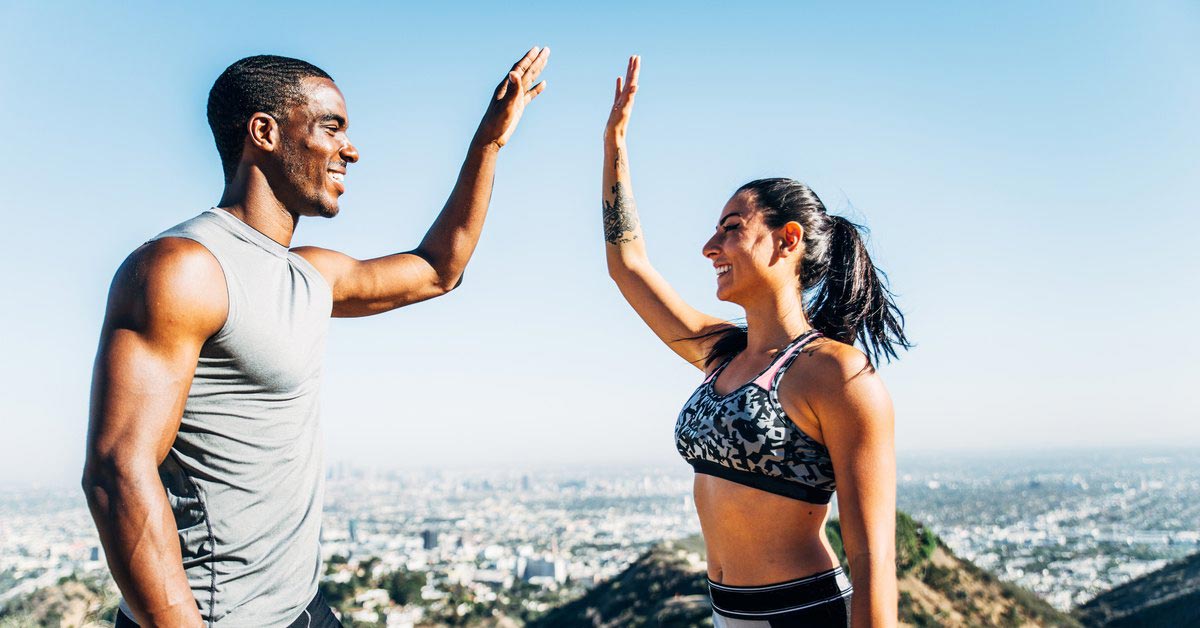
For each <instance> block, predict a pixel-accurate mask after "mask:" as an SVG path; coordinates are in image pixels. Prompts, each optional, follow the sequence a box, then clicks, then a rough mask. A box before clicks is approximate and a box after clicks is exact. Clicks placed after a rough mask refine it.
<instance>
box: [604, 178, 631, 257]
mask: <svg viewBox="0 0 1200 628" xmlns="http://www.w3.org/2000/svg"><path fill="white" fill-rule="evenodd" d="M612 195H613V200H612V202H611V203H609V202H608V201H601V202H602V203H603V204H604V240H605V241H606V242H608V243H609V244H625V243H626V242H633V241H634V240H636V239H637V234H635V233H634V231H635V230H636V229H637V226H638V218H637V212H636V210H634V208H633V198H631V197H630V195H629V191H628V190H626V189H625V187H624V186H622V185H621V182H620V181H617V182H616V183H614V184H613V186H612ZM627 233H628V234H629V235H628V236H626V235H625V234H627Z"/></svg>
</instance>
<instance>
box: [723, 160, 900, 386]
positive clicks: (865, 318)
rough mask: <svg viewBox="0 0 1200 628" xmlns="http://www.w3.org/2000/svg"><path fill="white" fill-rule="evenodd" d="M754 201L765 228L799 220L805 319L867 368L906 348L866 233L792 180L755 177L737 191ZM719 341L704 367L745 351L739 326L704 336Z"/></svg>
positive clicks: (895, 355) (890, 298)
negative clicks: (859, 355) (857, 354)
mask: <svg viewBox="0 0 1200 628" xmlns="http://www.w3.org/2000/svg"><path fill="white" fill-rule="evenodd" d="M737 193H738V194H742V193H746V194H749V195H750V196H751V198H752V199H753V201H754V204H755V206H756V207H757V209H758V210H759V211H761V212H762V214H763V216H764V218H765V221H766V223H767V226H768V227H770V228H772V229H777V228H779V227H782V226H784V225H786V224H787V223H789V222H793V221H794V222H797V223H799V224H800V226H801V227H802V228H803V229H804V261H803V262H801V271H800V288H801V290H802V291H803V293H804V311H805V312H806V313H807V315H808V319H809V322H810V323H812V326H813V327H815V328H816V329H817V330H818V331H820V332H821V333H823V334H825V335H826V336H828V337H830V338H832V339H834V340H837V341H840V342H844V343H846V344H855V343H857V344H858V345H859V346H860V347H862V350H863V352H864V353H866V354H867V359H868V360H870V362H871V364H872V365H874V364H878V363H879V358H881V357H882V358H885V359H886V360H888V361H889V362H890V361H891V360H892V359H893V358H895V357H897V354H896V350H897V348H900V349H907V348H909V347H910V346H912V345H911V344H909V342H908V338H906V337H905V336H904V315H903V314H901V313H900V308H898V307H896V302H895V298H894V297H893V295H892V292H891V291H890V290H889V289H888V287H887V275H886V274H884V272H883V271H881V270H879V269H878V268H876V267H875V264H874V263H873V262H872V261H871V256H870V255H869V254H868V253H867V246H866V242H864V240H863V237H862V231H864V229H863V228H862V227H860V226H858V225H856V224H854V223H852V222H850V221H849V220H846V219H845V218H842V217H841V216H831V215H830V214H828V213H827V212H826V211H825V205H824V204H823V203H822V202H821V199H820V198H818V197H817V194H816V193H815V192H813V191H812V189H811V188H809V187H808V186H807V185H804V184H803V183H800V182H798V181H794V180H792V179H759V180H757V181H751V182H750V183H747V184H746V185H743V186H742V187H740V188H738V192H737ZM714 335H715V336H718V337H719V338H718V340H717V341H716V342H715V343H714V344H713V347H712V349H711V350H710V351H709V354H708V357H707V359H706V360H705V363H706V366H708V365H711V364H712V363H714V362H716V361H719V360H722V359H725V358H728V357H732V356H733V355H736V354H737V353H738V352H740V351H742V350H743V349H745V348H746V330H745V328H744V327H728V328H725V329H721V330H717V331H714V332H712V333H710V334H705V335H704V336H701V338H704V337H709V336H714Z"/></svg>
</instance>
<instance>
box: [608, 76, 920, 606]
mask: <svg viewBox="0 0 1200 628" xmlns="http://www.w3.org/2000/svg"><path fill="white" fill-rule="evenodd" d="M640 65H641V59H640V58H639V57H636V56H635V57H631V58H630V60H629V67H628V70H627V73H626V78H625V81H624V82H622V80H621V79H620V78H618V79H617V90H616V96H615V98H614V103H613V109H612V113H611V114H610V116H609V120H608V125H607V127H606V129H605V134H604V151H605V152H604V188H603V206H604V236H605V240H606V241H607V245H606V247H605V248H606V255H607V259H608V272H609V275H610V276H611V277H612V278H613V280H614V281H615V282H616V283H617V286H618V287H619V288H620V290H621V294H623V295H624V296H625V299H626V300H628V301H629V304H630V305H632V306H633V308H634V309H635V310H636V311H637V313H638V314H639V315H640V316H641V317H642V320H644V321H645V322H646V324H647V325H649V326H650V328H651V329H652V330H653V331H654V333H655V334H656V335H658V337H659V338H660V339H662V340H663V342H665V343H666V344H667V346H668V347H670V348H671V349H672V350H674V351H675V353H677V354H679V356H680V357H682V358H683V359H684V360H687V361H688V362H689V363H691V364H693V365H695V366H697V367H698V368H700V369H701V370H703V371H704V372H705V378H704V382H703V384H701V386H700V388H699V389H697V390H696V392H695V393H694V394H693V395H692V397H691V399H689V400H688V401H687V403H686V404H685V406H684V409H683V412H682V413H681V414H680V416H679V419H678V422H677V424H676V428H675V433H676V445H677V447H678V449H679V451H680V453H681V454H682V455H683V457H684V458H685V459H686V460H687V461H688V462H689V463H690V464H691V465H692V466H693V467H694V469H695V471H696V476H695V485H694V492H695V501H696V510H697V513H698V515H699V518H700V525H701V529H702V530H703V532H704V541H705V544H706V546H707V548H708V578H709V590H710V593H711V596H712V602H713V622H714V624H715V625H716V626H717V627H718V628H720V627H722V626H727V627H738V628H741V627H747V628H748V627H752V626H753V627H759V626H761V627H767V626H846V625H849V624H851V623H853V625H854V626H855V627H858V626H894V625H895V624H896V598H897V590H896V571H895V537H894V534H895V533H894V527H895V486H896V476H895V454H894V446H893V443H894V440H893V430H892V424H893V415H892V405H891V400H890V399H889V397H888V393H887V391H886V390H885V389H884V387H883V383H882V382H881V381H880V379H879V377H878V376H877V375H876V373H875V370H874V368H873V367H872V363H873V362H874V361H875V360H876V359H877V358H879V357H880V356H881V355H882V356H888V358H889V359H890V358H891V357H894V356H895V355H896V354H895V347H905V348H906V347H907V346H908V342H907V340H906V339H905V337H904V332H903V330H902V328H901V323H902V320H903V318H902V316H901V315H900V312H899V311H898V310H897V308H896V306H895V304H894V303H893V302H892V300H891V295H890V293H889V292H888V290H887V288H886V287H885V286H884V284H883V282H882V281H881V278H880V273H879V272H878V271H877V270H876V268H875V266H874V265H873V264H872V263H871V260H870V258H869V257H868V255H867V250H866V248H865V246H864V244H863V241H862V239H861V237H860V234H859V233H858V228H857V227H856V226H855V225H854V224H852V223H850V222H849V221H847V220H846V219H844V218H841V217H839V216H830V215H828V214H827V213H826V212H825V208H824V206H823V205H822V204H821V201H820V199H818V198H817V196H816V194H814V193H813V191H812V190H810V189H809V188H808V187H807V186H805V185H803V184H801V183H797V182H795V181H792V180H789V179H765V180H759V181H753V182H750V183H747V184H746V185H744V186H742V187H741V188H740V189H739V190H738V191H737V192H736V193H735V194H734V195H733V198H731V199H729V202H728V203H726V204H725V206H724V208H723V209H722V210H721V213H720V215H719V217H718V220H717V229H716V234H714V235H713V237H712V238H710V239H709V241H708V242H706V243H705V244H704V249H703V253H704V256H705V257H707V258H708V259H710V260H711V261H712V263H713V267H714V269H715V271H716V274H717V277H716V280H717V298H718V299H721V300H722V301H729V302H732V303H736V304H738V305H740V306H742V307H743V308H744V309H745V312H746V325H745V328H741V327H737V326H734V325H731V324H730V323H728V322H727V321H724V320H721V319H719V318H716V317H713V316H709V315H707V314H703V313H701V312H699V311H697V310H695V309H693V308H692V307H691V306H689V305H688V304H687V303H684V302H683V300H682V299H681V298H680V297H679V295H678V294H677V293H676V292H675V291H674V290H673V289H672V288H671V286H670V285H668V284H667V282H666V281H665V280H664V279H663V278H662V277H661V276H660V275H659V274H658V273H657V272H656V271H655V270H654V268H653V267H652V266H651V265H650V263H649V261H648V260H647V257H646V250H645V246H644V243H643V237H642V229H641V227H640V225H639V222H638V217H637V210H636V208H635V206H634V202H633V195H632V192H631V188H630V175H629V163H628V151H627V150H626V145H625V135H626V130H627V127H628V124H629V117H630V114H631V112H632V109H633V98H634V94H635V93H636V92H637V79H638V72H639V70H640ZM805 294H807V295H808V298H807V299H805V298H804V295H805ZM856 340H857V341H858V342H859V343H860V344H861V345H862V347H863V349H864V351H865V353H864V351H860V350H859V349H857V348H855V347H854V346H853V344H854V342H855V341H856ZM835 491H836V494H837V496H838V505H839V516H840V519H841V530H842V538H843V540H844V545H845V550H846V557H847V563H848V567H849V570H850V574H851V576H849V577H848V576H847V575H846V574H845V573H843V572H842V569H841V567H840V566H839V564H838V562H837V559H836V558H835V556H834V553H833V550H832V548H831V547H830V545H829V541H828V539H827V538H826V536H825V521H826V519H827V518H828V516H829V501H830V498H831V497H832V495H833V494H834V492H835ZM851 593H853V595H851ZM851 617H852V618H853V620H852V622H851Z"/></svg>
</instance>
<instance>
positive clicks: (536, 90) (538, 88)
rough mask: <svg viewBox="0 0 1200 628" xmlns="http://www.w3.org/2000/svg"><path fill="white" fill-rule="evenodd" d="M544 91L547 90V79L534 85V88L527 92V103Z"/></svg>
mask: <svg viewBox="0 0 1200 628" xmlns="http://www.w3.org/2000/svg"><path fill="white" fill-rule="evenodd" d="M544 91H546V81H542V82H541V83H538V84H537V85H534V86H533V89H531V90H529V91H527V92H525V104H527V105H528V104H529V101H531V100H533V99H534V98H537V96H538V94H540V93H542V92H544Z"/></svg>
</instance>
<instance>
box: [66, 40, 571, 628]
mask: <svg viewBox="0 0 1200 628" xmlns="http://www.w3.org/2000/svg"><path fill="white" fill-rule="evenodd" d="M549 54H550V51H549V49H548V48H547V49H539V48H536V47H535V48H533V49H531V50H530V51H529V52H528V53H527V54H526V55H525V56H524V57H522V58H521V60H520V61H518V62H517V63H516V64H515V65H514V66H513V68H512V71H511V72H509V74H508V76H506V77H505V79H504V80H503V81H501V83H500V85H499V86H498V87H497V88H496V90H495V92H494V94H493V97H492V100H491V102H490V103H489V105H488V108H487V111H486V113H485V114H484V116H483V120H482V122H480V125H479V129H478V130H477V131H476V133H475V136H474V139H473V140H472V142H471V145H470V149H469V150H468V152H467V157H466V161H465V163H464V164H463V167H462V170H461V172H460V173H459V177H458V182H457V184H456V185H455V187H454V190H453V191H452V192H451V194H450V198H449V200H448V201H447V202H446V205H445V207H444V208H443V209H442V212H441V214H440V215H439V216H438V218H437V219H436V221H435V222H434V223H433V226H432V227H431V228H430V229H429V232H428V233H427V234H426V235H425V238H424V239H423V240H422V241H421V243H420V245H419V246H417V248H415V249H413V250H412V251H409V252H406V253H397V254H395V255H390V256H387V257H381V258H378V259H372V260H365V261H360V260H356V259H353V258H351V257H348V256H346V255H343V254H341V253H337V252H335V251H330V250H325V249H319V248H315V247H302V248H297V249H290V250H289V246H290V244H291V240H292V235H293V234H294V232H295V229H296V225H297V223H298V222H299V220H300V217H301V216H325V217H332V216H334V215H336V214H337V212H338V197H339V196H340V195H341V194H342V193H343V192H344V191H345V180H344V177H345V174H346V167H347V165H348V164H351V163H354V162H357V161H358V152H357V151H356V150H355V148H354V146H353V145H352V144H351V143H350V140H349V139H348V138H347V136H346V129H347V126H348V121H349V119H348V116H347V114H346V106H345V102H344V101H343V99H342V94H341V92H340V91H339V90H338V88H337V86H336V85H334V82H333V80H332V79H330V78H329V76H328V75H327V74H326V73H325V72H323V71H321V70H320V69H319V68H317V67H315V66H313V65H311V64H308V63H306V62H304V61H300V60H297V59H289V58H285V57H276V56H256V57H249V58H246V59H242V60H241V61H238V62H236V63H234V64H233V65H231V66H229V68H228V69H226V70H225V72H224V73H222V74H221V76H220V77H219V78H218V79H217V81H216V83H215V84H214V85H213V88H212V91H211V92H210V93H209V102H208V119H209V125H210V126H211V127H212V130H213V135H214V137H215V139H216V143H217V150H218V152H219V153H220V155H221V162H222V166H223V168H224V171H225V190H224V194H223V195H222V197H221V201H220V206H219V207H216V208H213V209H210V210H208V211H206V212H204V213H203V214H201V215H200V216H197V217H196V218H193V219H191V220H189V221H187V222H184V223H183V224H181V225H179V226H177V227H174V228H173V229H170V230H168V231H166V232H165V233H163V234H161V235H160V236H158V237H157V238H156V239H154V240H152V241H151V242H148V243H147V244H145V245H143V246H142V247H141V248H139V249H138V250H136V251H134V253H133V254H132V255H130V257H129V258H128V259H127V260H126V261H125V263H124V264H122V266H121V268H120V269H119V270H118V271H117V275H116V278H115V279H114V280H113V285H112V289H111V292H110V295H109V300H108V309H107V313H106V315H105V319H104V324H103V328H102V331H101V337H100V347H99V351H98V354H97V357H96V365H95V372H94V376H93V382H92V402H91V418H90V426H89V430H88V442H87V462H86V463H85V468H84V474H83V487H84V491H85V493H86V494H87V499H88V505H89V507H90V509H91V512H92V518H93V519H94V520H95V522H96V528H97V529H98V531H99V533H100V539H101V542H102V543H103V545H104V549H105V552H106V554H107V557H108V564H109V568H110V569H111V570H112V573H113V576H114V578H115V579H116V581H117V584H118V586H119V587H120V588H121V592H122V594H123V595H124V599H123V601H122V606H121V610H120V614H119V615H118V617H117V625H118V626H130V625H141V626H189V627H190V626H203V625H210V626H211V625H220V626H222V627H229V628H235V627H239V626H247V627H249V626H253V627H255V628H259V627H263V626H289V625H292V626H338V625H340V624H339V623H338V621H337V619H336V618H335V617H334V616H333V614H332V612H331V611H330V609H329V607H328V605H327V604H326V603H325V602H324V601H323V600H322V599H321V597H320V595H319V594H318V593H317V583H318V578H319V576H320V570H321V559H320V550H319V542H318V535H319V530H320V525H321V506H322V491H323V479H324V471H323V468H322V459H321V439H320V434H319V431H318V418H317V398H316V397H317V391H318V388H319V379H320V365H321V358H322V354H323V348H324V339H325V332H326V328H327V326H328V319H329V316H331V315H332V316H366V315H370V314H377V313H379V312H385V311H387V310H391V309H394V308H397V307H401V306H403V305H407V304H410V303H416V302H418V301H423V300H425V299H430V298H433V297H436V296H440V295H442V294H445V293H447V292H449V291H450V290H452V289H454V288H455V287H456V286H458V284H459V283H460V281H461V278H462V274H463V270H464V268H465V266H466V264H467V261H468V260H469V259H470V257H471V254H472V252H473V251H474V249H475V245H476V243H477V242H478V240H479V233H480V230H481V229H482V227H483V222H484V217H485V215H486V213H487V207H488V202H489V200H490V196H491V189H492V180H493V174H494V171H495V164H496V158H497V154H498V152H499V150H500V149H501V148H502V147H503V146H504V145H505V143H506V142H507V141H508V139H509V138H510V137H511V135H512V133H513V131H514V130H515V128H516V126H517V123H518V121H519V120H520V118H521V115H522V113H523V112H524V108H525V105H526V104H528V103H529V101H531V100H533V98H535V97H536V96H537V95H538V94H539V93H541V91H542V90H543V89H544V88H545V83H536V84H535V82H536V81H537V77H538V75H539V74H540V73H541V71H542V69H543V68H544V67H545V65H546V62H547V60H548V59H549ZM135 622H136V623H135Z"/></svg>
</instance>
